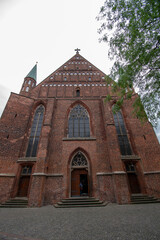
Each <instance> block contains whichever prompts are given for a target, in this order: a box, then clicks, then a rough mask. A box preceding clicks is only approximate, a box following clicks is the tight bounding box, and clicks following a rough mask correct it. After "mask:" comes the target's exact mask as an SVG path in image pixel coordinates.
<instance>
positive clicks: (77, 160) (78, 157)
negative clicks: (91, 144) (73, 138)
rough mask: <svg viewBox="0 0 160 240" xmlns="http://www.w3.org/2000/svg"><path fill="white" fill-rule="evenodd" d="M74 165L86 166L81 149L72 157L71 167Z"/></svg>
mask: <svg viewBox="0 0 160 240" xmlns="http://www.w3.org/2000/svg"><path fill="white" fill-rule="evenodd" d="M74 167H83V168H84V167H88V162H87V159H86V157H85V155H84V154H83V153H82V152H81V151H78V152H77V153H76V154H75V155H74V157H73V159H72V163H71V168H74Z"/></svg>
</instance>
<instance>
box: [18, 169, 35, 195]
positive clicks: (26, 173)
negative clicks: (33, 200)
mask: <svg viewBox="0 0 160 240" xmlns="http://www.w3.org/2000/svg"><path fill="white" fill-rule="evenodd" d="M31 172H32V166H24V167H23V168H22V171H21V176H20V181H19V189H18V197H27V195H28V188H29V183H30V176H31Z"/></svg>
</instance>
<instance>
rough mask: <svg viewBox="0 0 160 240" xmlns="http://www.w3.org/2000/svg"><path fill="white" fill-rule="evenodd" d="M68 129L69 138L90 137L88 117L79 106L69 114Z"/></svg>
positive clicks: (85, 111) (84, 110)
mask: <svg viewBox="0 0 160 240" xmlns="http://www.w3.org/2000/svg"><path fill="white" fill-rule="evenodd" d="M68 129H69V134H68V135H69V137H90V125H89V115H88V112H87V110H86V109H85V108H84V107H82V106H81V105H79V104H78V105H76V106H75V107H74V108H73V109H72V110H71V112H70V116H69V121H68Z"/></svg>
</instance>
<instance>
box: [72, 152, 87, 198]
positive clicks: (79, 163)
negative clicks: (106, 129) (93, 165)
mask: <svg viewBox="0 0 160 240" xmlns="http://www.w3.org/2000/svg"><path fill="white" fill-rule="evenodd" d="M88 195H89V174H88V161H87V158H86V156H85V155H84V154H83V153H82V152H81V151H78V152H77V153H76V154H75V155H74V157H73V159H72V161H71V197H79V196H82V197H83V196H88Z"/></svg>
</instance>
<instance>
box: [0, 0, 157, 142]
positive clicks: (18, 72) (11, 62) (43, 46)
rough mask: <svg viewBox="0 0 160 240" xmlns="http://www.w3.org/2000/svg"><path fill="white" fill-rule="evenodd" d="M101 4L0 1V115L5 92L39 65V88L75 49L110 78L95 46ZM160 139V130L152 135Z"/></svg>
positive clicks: (101, 49)
mask: <svg viewBox="0 0 160 240" xmlns="http://www.w3.org/2000/svg"><path fill="white" fill-rule="evenodd" d="M103 3H104V0H81V1H78V0H67V1H66V0H0V29H1V37H0V115H1V113H2V111H3V109H4V107H5V104H6V101H7V99H8V97H9V94H10V92H16V93H19V91H20V89H21V86H22V83H23V80H24V77H25V76H26V75H27V74H28V72H29V71H30V70H31V69H32V67H33V66H34V65H35V63H36V62H38V81H37V82H38V83H39V82H41V81H42V80H43V79H44V78H46V77H47V76H48V75H49V74H51V73H52V72H53V71H55V70H56V69H57V68H58V67H60V66H61V65H62V64H63V63H64V62H65V61H67V60H68V59H70V58H71V57H72V56H73V55H74V54H75V51H74V49H75V48H77V47H78V48H80V49H81V52H80V54H81V55H82V56H83V57H85V58H86V59H87V60H89V61H90V62H91V63H93V64H94V65H95V66H96V67H98V68H99V69H100V70H102V71H103V72H105V73H106V74H108V73H109V71H110V69H111V67H112V63H111V61H109V60H108V57H107V45H106V44H105V43H99V38H100V36H99V34H98V33H97V29H98V27H99V26H100V23H99V22H97V20H96V16H97V15H98V13H99V10H100V7H101V6H102V5H103ZM157 132H158V133H159V138H160V127H159V129H158V130H157Z"/></svg>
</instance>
